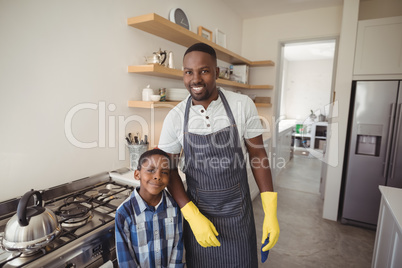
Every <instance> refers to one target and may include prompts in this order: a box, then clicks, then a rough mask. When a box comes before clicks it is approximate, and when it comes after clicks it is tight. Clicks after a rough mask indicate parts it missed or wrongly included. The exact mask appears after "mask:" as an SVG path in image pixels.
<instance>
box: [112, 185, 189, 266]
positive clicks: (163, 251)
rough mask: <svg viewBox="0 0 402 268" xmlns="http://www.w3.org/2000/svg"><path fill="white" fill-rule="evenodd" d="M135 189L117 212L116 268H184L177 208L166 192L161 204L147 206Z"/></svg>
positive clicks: (179, 215)
mask: <svg viewBox="0 0 402 268" xmlns="http://www.w3.org/2000/svg"><path fill="white" fill-rule="evenodd" d="M138 190H139V188H137V189H135V190H134V191H133V193H132V194H131V196H130V197H129V198H127V199H126V200H125V201H124V202H123V203H122V204H121V205H120V206H119V207H118V209H117V211H116V217H115V221H116V252H117V260H118V262H119V267H120V268H122V267H142V268H147V267H184V261H183V247H184V246H183V222H182V215H181V212H180V208H179V207H178V205H177V204H176V202H175V201H174V199H173V198H172V197H171V196H170V194H169V193H168V192H167V191H166V190H163V191H162V203H161V204H160V205H159V206H158V208H157V209H156V211H155V208H154V207H152V206H149V205H148V204H147V203H146V202H144V200H143V199H142V198H141V196H140V195H139V194H138Z"/></svg>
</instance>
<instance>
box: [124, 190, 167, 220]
mask: <svg viewBox="0 0 402 268" xmlns="http://www.w3.org/2000/svg"><path fill="white" fill-rule="evenodd" d="M139 190H140V187H137V188H135V189H134V191H133V193H132V195H133V196H134V200H135V202H134V204H133V205H134V211H135V214H136V215H137V216H138V215H140V214H141V213H143V212H144V211H145V210H149V211H152V212H154V211H155V207H152V206H150V205H148V204H147V203H146V202H145V201H144V199H142V197H141V196H140V194H139V193H138V191H139ZM166 207H167V206H166V196H165V191H162V203H161V204H160V205H159V207H158V209H157V210H156V212H158V211H160V210H166Z"/></svg>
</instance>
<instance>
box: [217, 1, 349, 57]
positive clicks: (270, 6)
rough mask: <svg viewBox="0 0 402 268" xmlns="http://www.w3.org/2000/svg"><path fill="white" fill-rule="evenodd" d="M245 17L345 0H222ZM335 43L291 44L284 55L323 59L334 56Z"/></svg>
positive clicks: (335, 3) (324, 5)
mask: <svg viewBox="0 0 402 268" xmlns="http://www.w3.org/2000/svg"><path fill="white" fill-rule="evenodd" d="M222 1H223V2H224V3H225V4H226V5H228V6H230V7H231V9H232V10H233V11H234V12H235V13H237V14H238V15H239V16H240V17H241V18H243V19H250V18H258V17H264V16H270V15H276V14H283V13H291V12H297V11H303V10H309V9H317V8H324V7H331V6H339V5H342V4H343V1H344V0H222ZM334 51H335V43H334V42H329V43H325V42H324V43H322V42H318V43H315V44H290V45H289V46H286V49H285V54H284V57H285V59H287V60H289V61H298V60H321V59H330V58H333V57H334Z"/></svg>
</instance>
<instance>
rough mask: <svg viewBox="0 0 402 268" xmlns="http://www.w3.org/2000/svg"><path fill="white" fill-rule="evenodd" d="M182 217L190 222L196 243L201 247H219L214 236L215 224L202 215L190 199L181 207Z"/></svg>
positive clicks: (215, 233)
mask: <svg viewBox="0 0 402 268" xmlns="http://www.w3.org/2000/svg"><path fill="white" fill-rule="evenodd" d="M181 212H182V213H183V216H184V218H185V219H186V220H187V221H188V223H189V224H190V227H191V230H192V231H193V234H194V236H195V239H197V242H198V244H200V245H201V246H202V247H204V248H206V247H219V246H220V245H221V243H219V241H218V239H217V238H216V236H217V235H219V234H218V232H217V231H216V229H215V226H214V225H213V224H212V222H211V221H210V220H208V219H207V218H206V217H205V216H204V215H202V214H201V213H200V211H199V210H198V208H197V207H196V206H195V205H194V203H193V202H192V201H190V202H188V203H187V204H186V205H185V206H184V207H182V208H181Z"/></svg>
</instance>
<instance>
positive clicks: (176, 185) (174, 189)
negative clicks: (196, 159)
mask: <svg viewBox="0 0 402 268" xmlns="http://www.w3.org/2000/svg"><path fill="white" fill-rule="evenodd" d="M168 155H169V156H170V163H171V165H172V168H171V170H170V181H169V184H168V186H167V188H168V190H169V193H170V194H171V195H172V197H173V199H174V200H175V201H176V203H177V204H178V205H179V207H180V208H182V207H184V205H186V204H187V203H188V202H190V198H188V196H187V194H186V191H185V189H184V185H183V182H182V180H181V178H180V175H179V171H178V168H177V167H178V163H179V158H180V155H179V154H168Z"/></svg>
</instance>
